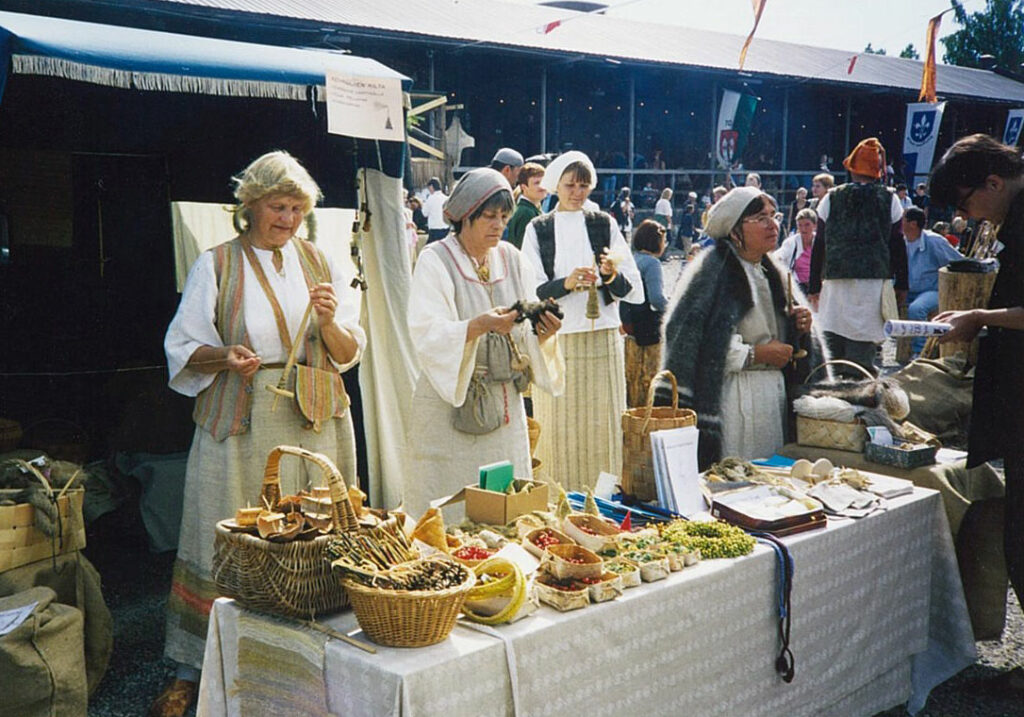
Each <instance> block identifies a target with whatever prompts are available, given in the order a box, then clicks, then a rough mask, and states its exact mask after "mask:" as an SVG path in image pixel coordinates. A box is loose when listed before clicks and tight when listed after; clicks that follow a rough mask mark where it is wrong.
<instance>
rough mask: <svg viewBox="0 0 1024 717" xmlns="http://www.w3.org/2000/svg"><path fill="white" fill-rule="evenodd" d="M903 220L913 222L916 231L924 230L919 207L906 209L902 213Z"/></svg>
mask: <svg viewBox="0 0 1024 717" xmlns="http://www.w3.org/2000/svg"><path fill="white" fill-rule="evenodd" d="M903 218H904V219H906V220H907V221H908V222H914V224H916V225H917V228H918V229H924V210H923V209H921V207H907V210H906V211H905V212H903Z"/></svg>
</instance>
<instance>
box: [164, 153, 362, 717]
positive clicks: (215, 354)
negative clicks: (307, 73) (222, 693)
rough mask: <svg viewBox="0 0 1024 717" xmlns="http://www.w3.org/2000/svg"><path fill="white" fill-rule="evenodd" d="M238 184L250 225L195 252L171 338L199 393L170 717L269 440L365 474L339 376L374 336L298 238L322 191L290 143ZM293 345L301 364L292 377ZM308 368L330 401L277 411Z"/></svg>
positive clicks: (173, 599) (185, 379) (169, 645)
mask: <svg viewBox="0 0 1024 717" xmlns="http://www.w3.org/2000/svg"><path fill="white" fill-rule="evenodd" d="M234 182H235V185H236V186H235V197H236V199H237V200H238V206H237V209H236V217H235V220H236V221H235V226H236V229H237V230H238V231H239V234H238V236H236V237H235V238H233V239H231V240H230V241H226V242H224V243H223V244H220V245H219V246H216V247H214V248H212V249H210V250H208V251H206V252H204V253H203V254H202V255H201V256H200V257H199V258H198V259H197V260H196V262H195V264H194V265H193V266H192V268H191V270H190V271H189V275H188V280H187V281H186V284H185V289H184V291H183V293H182V296H181V303H180V305H179V306H178V311H177V313H176V314H175V316H174V319H173V320H172V321H171V324H170V326H169V328H168V329H167V336H166V338H165V339H164V350H165V352H166V354H167V364H168V368H169V372H170V387H171V388H172V389H173V390H175V391H178V392H179V393H182V394H185V395H186V396H194V397H195V400H196V403H195V411H194V413H193V418H194V420H195V422H196V429H195V435H194V437H193V439H192V448H191V451H190V452H189V457H188V463H187V467H186V473H185V496H186V498H185V500H186V505H187V506H188V508H187V509H186V510H185V511H184V514H183V517H182V524H181V536H180V539H179V544H178V554H177V559H176V561H175V564H174V577H173V583H172V586H171V596H170V599H169V600H168V605H167V637H166V646H165V653H166V654H167V656H168V657H170V658H171V659H172V660H174V661H175V662H177V663H178V665H179V668H178V672H177V675H176V679H175V680H174V682H172V683H171V685H170V686H168V688H167V689H166V690H165V691H164V693H163V694H161V695H160V697H158V698H157V701H156V702H155V703H154V704H153V706H152V708H151V710H150V714H151V715H159V716H160V717H172V716H175V715H180V714H182V713H184V712H185V711H186V710H187V709H188V707H189V706H190V704H191V703H192V702H193V701H194V699H195V694H196V683H197V681H198V678H199V670H200V668H201V666H202V658H203V650H204V645H205V640H206V626H207V621H208V618H209V611H210V604H211V603H212V602H213V600H214V598H216V597H217V595H218V592H217V589H216V587H215V585H214V583H213V577H212V575H211V567H212V562H213V542H214V541H213V539H214V528H215V526H216V524H217V521H220V520H223V519H225V518H228V517H231V516H233V515H234V514H235V511H236V510H237V509H238V508H239V507H244V506H245V505H246V504H247V503H250V502H252V501H254V500H256V499H257V497H258V496H259V493H260V485H261V482H262V478H263V469H264V465H265V462H266V458H267V455H268V453H269V452H270V451H271V449H273V448H274V447H275V446H277V445H279V444H288V445H293V446H301V447H303V448H306V449H309V450H311V451H315V452H318V453H323V454H325V455H327V456H328V457H329V458H331V459H332V460H334V461H335V462H336V463H337V464H338V466H339V468H340V469H341V472H342V475H343V476H344V477H345V479H346V480H347V481H348V482H350V483H352V482H355V481H356V465H355V439H354V434H353V430H352V420H351V417H350V416H349V414H348V411H347V408H348V397H347V396H346V395H345V390H344V386H343V384H342V381H341V372H342V371H345V370H346V369H348V368H349V367H350V366H352V365H354V364H355V362H356V361H357V360H358V358H359V356H360V353H361V352H362V350H363V347H364V346H365V344H366V335H365V334H364V332H363V330H362V329H361V328H360V327H359V323H358V313H357V311H356V302H355V297H354V296H352V289H351V288H350V287H349V284H348V281H347V277H345V276H343V275H342V273H341V271H340V270H339V269H338V267H337V266H336V265H335V264H334V263H333V262H332V261H331V260H330V259H328V258H327V256H325V255H324V253H323V252H322V251H321V250H320V249H318V248H317V247H316V245H314V244H313V243H311V242H309V241H307V240H305V239H300V238H298V237H297V236H296V234H297V232H298V230H299V228H300V227H301V226H302V224H303V220H304V219H305V218H306V217H307V215H309V213H310V211H312V209H313V205H314V204H315V203H316V202H317V201H318V200H319V199H320V197H321V192H320V188H319V187H318V186H317V184H316V182H315V181H313V178H312V177H311V176H310V175H309V173H308V172H307V171H306V169H305V168H304V167H303V166H302V165H301V164H299V162H298V161H296V160H295V159H294V158H293V157H292V156H291V155H289V154H288V153H286V152H270V153H268V154H265V155H263V156H262V157H260V158H258V159H256V160H255V161H254V162H253V163H252V164H250V165H249V166H248V167H247V168H246V169H245V170H244V171H243V172H242V174H241V175H240V176H238V177H235V178H234ZM300 327H301V328H302V333H301V334H300V333H299V330H300ZM293 341H295V342H298V346H297V347H296V357H297V363H298V367H299V368H298V369H296V370H294V371H293V372H291V375H288V376H284V375H283V373H284V371H283V367H284V365H285V363H286V361H287V359H288V356H289V353H290V352H291V350H292V343H293ZM309 371H318V372H319V373H317V374H316V375H317V385H319V386H321V387H320V388H319V389H317V391H316V393H317V399H318V401H317V405H318V406H319V407H322V408H323V409H324V410H322V411H320V412H319V413H318V414H317V415H316V416H309V415H306V413H308V412H309V411H308V407H307V408H303V409H302V411H300V408H299V407H298V405H297V403H296V402H295V401H282V402H281V405H279V406H277V407H276V408H277V410H276V411H275V410H274V403H275V401H276V400H277V394H275V393H273V392H271V391H269V390H268V389H269V388H274V387H278V386H279V385H283V386H285V388H286V389H289V390H291V391H295V381H296V380H297V379H296V376H299V375H300V374H302V375H307V376H308V375H309V373H308V372H309ZM299 380H305V379H299ZM287 478H289V479H290V480H291V481H293V482H294V481H295V480H296V476H295V475H289V476H287ZM282 480H283V482H284V483H285V488H286V489H288V483H287V481H285V480H284V477H283V478H282ZM298 487H300V486H294V488H298Z"/></svg>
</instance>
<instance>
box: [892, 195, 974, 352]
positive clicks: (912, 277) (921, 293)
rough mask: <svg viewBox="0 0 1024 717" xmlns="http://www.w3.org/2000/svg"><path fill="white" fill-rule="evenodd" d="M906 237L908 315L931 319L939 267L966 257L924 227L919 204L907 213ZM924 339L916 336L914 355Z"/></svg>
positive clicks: (935, 304) (936, 291)
mask: <svg viewBox="0 0 1024 717" xmlns="http://www.w3.org/2000/svg"><path fill="white" fill-rule="evenodd" d="M903 240H904V242H905V243H906V245H907V276H908V287H907V318H908V319H910V320H911V321H927V320H928V317H929V316H930V315H931V314H933V313H935V312H936V311H938V309H939V269H941V268H942V267H944V266H946V264H948V263H949V262H951V261H956V260H957V259H963V257H962V256H960V253H959V252H958V251H957V250H956V249H954V248H953V247H951V246H950V245H949V242H948V241H947V240H946V237H944V236H942V235H940V234H936V233H935V232H932V231H928V230H927V229H925V228H924V210H923V209H920V208H918V207H911V208H910V209H908V210H907V211H905V212H904V213H903ZM924 342H925V338H924V337H923V336H917V337H915V338H914V340H913V341H912V342H911V350H912V351H913V352H914V354H920V353H921V349H923V348H924Z"/></svg>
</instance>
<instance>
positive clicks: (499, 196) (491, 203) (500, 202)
mask: <svg viewBox="0 0 1024 717" xmlns="http://www.w3.org/2000/svg"><path fill="white" fill-rule="evenodd" d="M514 208H515V203H514V202H513V201H512V191H511V190H509V189H503V190H500V191H497V192H495V193H494V194H492V195H491V196H489V197H487V199H486V200H484V203H483V204H481V205H480V206H479V207H477V208H476V209H474V210H473V212H472V213H471V214H470V215H469V216H468V217H466V218H465V219H460V220H459V221H451V222H449V223H450V224H451V225H452V231H453V232H455V233H456V234H458V233H459V232H461V231H462V224H463V223H464V222H465V223H467V224H472V223H473V222H475V221H476V220H477V218H479V216H480V215H481V214H483V213H484V212H489V211H495V212H500V211H503V210H504V211H505V212H506V213H511V212H512V210H513V209H514Z"/></svg>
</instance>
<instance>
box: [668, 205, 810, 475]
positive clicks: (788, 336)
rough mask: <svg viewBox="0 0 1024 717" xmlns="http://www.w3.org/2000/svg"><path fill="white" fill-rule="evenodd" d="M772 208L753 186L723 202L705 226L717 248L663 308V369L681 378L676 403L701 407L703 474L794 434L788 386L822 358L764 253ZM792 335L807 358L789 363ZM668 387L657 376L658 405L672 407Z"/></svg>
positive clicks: (767, 451)
mask: <svg viewBox="0 0 1024 717" xmlns="http://www.w3.org/2000/svg"><path fill="white" fill-rule="evenodd" d="M776 211H777V209H776V206H775V203H774V201H773V200H772V198H771V197H770V196H768V195H767V194H765V193H763V192H762V191H761V190H759V189H757V188H755V187H739V188H737V189H733V190H732V191H731V192H729V193H728V194H727V195H725V196H724V197H723V198H722V199H721V200H719V201H718V202H717V203H716V204H715V205H714V206H713V207H712V208H711V212H710V214H709V216H708V226H707V233H708V235H709V236H711V237H713V238H714V239H715V240H716V241H715V245H714V246H713V247H712V248H710V249H707V250H705V251H703V252H701V253H700V254H699V255H698V257H697V259H696V260H695V261H693V262H692V263H691V264H690V265H689V266H687V267H686V269H685V270H684V274H683V278H682V281H681V282H680V286H679V289H678V290H677V291H676V295H675V297H674V298H673V302H672V305H671V306H670V307H669V312H668V316H669V319H668V321H667V323H666V324H665V327H664V339H665V340H664V346H665V355H664V359H663V362H664V368H666V369H668V370H669V371H671V372H672V373H673V374H674V375H675V377H676V380H677V381H678V385H679V404H680V405H681V406H685V407H688V408H692V409H693V410H695V411H696V412H697V426H698V428H699V429H700V442H699V444H698V464H699V466H700V468H701V470H704V469H705V468H707V467H708V466H709V465H710V464H711V463H713V462H715V461H718V460H720V459H721V458H723V457H724V456H736V457H739V458H743V459H750V458H758V457H768V456H771V455H772V454H773V453H775V452H776V451H777V450H778V449H779V448H781V447H782V445H783V444H784V443H785V442H786V435H787V433H789V431H790V426H789V414H790V411H789V401H788V399H787V387H788V386H791V385H795V384H798V383H800V382H801V381H802V380H803V378H805V377H806V375H807V372H808V371H809V370H810V369H811V368H813V367H814V366H817V365H818V364H819V363H821V362H822V360H823V358H824V354H825V352H824V349H823V347H822V344H821V341H820V340H819V337H818V336H817V334H816V333H815V332H814V331H812V325H811V324H812V320H811V311H810V309H809V308H807V306H806V299H805V298H804V297H803V295H801V294H800V293H799V290H797V289H795V288H794V290H793V294H794V301H795V306H796V308H795V309H794V311H793V315H792V316H788V315H787V310H786V303H787V277H786V272H785V270H784V269H783V268H782V267H781V266H779V265H778V264H777V263H776V262H775V261H774V260H773V259H772V258H771V255H770V252H771V251H772V250H773V249H774V248H775V246H776V240H777V239H778V235H779V225H778V221H777V220H776V218H775V213H776ZM794 284H795V282H794ZM805 334H810V340H809V341H808V340H807V338H808V337H807V336H805ZM798 337H802V340H803V341H804V344H805V345H807V349H808V353H809V355H808V356H807V357H806V358H803V359H800V360H798V361H796V362H793V360H792V357H793V343H794V341H795V339H797V338H798ZM808 344H809V345H808ZM670 392H671V388H670V387H669V386H668V384H667V383H665V382H662V383H661V384H660V385H659V386H658V388H657V398H658V403H659V404H661V405H667V404H669V403H671V395H670Z"/></svg>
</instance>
